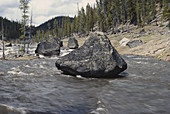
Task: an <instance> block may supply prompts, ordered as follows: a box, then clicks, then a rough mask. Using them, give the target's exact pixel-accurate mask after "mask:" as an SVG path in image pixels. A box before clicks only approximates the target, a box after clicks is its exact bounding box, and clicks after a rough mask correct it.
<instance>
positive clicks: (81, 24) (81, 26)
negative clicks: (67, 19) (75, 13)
mask: <svg viewBox="0 0 170 114" xmlns="http://www.w3.org/2000/svg"><path fill="white" fill-rule="evenodd" d="M79 15H80V22H79V31H80V33H81V34H85V33H86V28H85V27H86V20H85V18H86V16H85V11H84V8H83V7H82V8H81V12H80V13H79Z"/></svg>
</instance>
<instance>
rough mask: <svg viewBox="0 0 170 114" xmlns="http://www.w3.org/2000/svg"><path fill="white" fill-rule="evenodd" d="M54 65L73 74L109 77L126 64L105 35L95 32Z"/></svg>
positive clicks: (125, 67)
mask: <svg viewBox="0 0 170 114" xmlns="http://www.w3.org/2000/svg"><path fill="white" fill-rule="evenodd" d="M56 67H57V68H58V69H60V70H62V71H63V72H64V73H66V74H70V75H74V76H75V75H81V76H83V77H90V78H111V77H117V75H118V74H119V73H120V72H123V71H124V70H126V69H127V64H126V62H125V61H124V60H123V59H122V57H121V56H120V55H119V54H118V52H117V51H116V50H115V48H114V47H113V46H112V45H111V43H110V40H109V39H108V38H107V36H106V35H104V33H98V32H95V33H91V34H90V38H89V39H88V40H87V41H86V42H85V43H84V44H83V46H81V47H80V48H78V49H76V50H74V51H72V52H71V53H69V54H68V55H66V56H63V57H61V58H59V59H58V60H57V61H56Z"/></svg>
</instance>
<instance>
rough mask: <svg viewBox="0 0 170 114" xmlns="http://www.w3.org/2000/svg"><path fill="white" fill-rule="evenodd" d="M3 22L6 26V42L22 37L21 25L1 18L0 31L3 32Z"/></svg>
mask: <svg viewBox="0 0 170 114" xmlns="http://www.w3.org/2000/svg"><path fill="white" fill-rule="evenodd" d="M2 20H3V25H4V36H5V38H6V40H15V39H18V38H19V37H20V35H21V31H20V30H19V29H20V28H21V24H19V23H18V22H15V21H10V20H8V19H6V18H2V17H0V31H1V30H2ZM0 39H1V38H0Z"/></svg>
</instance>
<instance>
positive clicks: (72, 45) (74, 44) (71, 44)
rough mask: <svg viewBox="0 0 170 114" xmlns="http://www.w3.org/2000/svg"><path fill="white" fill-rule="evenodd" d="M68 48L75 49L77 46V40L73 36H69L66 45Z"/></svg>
mask: <svg viewBox="0 0 170 114" xmlns="http://www.w3.org/2000/svg"><path fill="white" fill-rule="evenodd" d="M67 47H68V48H69V49H76V48H78V47H79V45H78V42H77V40H76V39H75V38H69V40H68V46H67Z"/></svg>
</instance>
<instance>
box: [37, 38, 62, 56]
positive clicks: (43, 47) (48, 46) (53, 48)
mask: <svg viewBox="0 0 170 114" xmlns="http://www.w3.org/2000/svg"><path fill="white" fill-rule="evenodd" d="M60 46H61V43H60V40H59V39H58V40H56V37H52V36H50V37H49V38H48V40H47V41H46V42H40V43H39V44H38V46H37V49H36V50H35V53H36V54H41V55H44V56H53V55H59V54H60Z"/></svg>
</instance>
